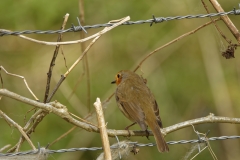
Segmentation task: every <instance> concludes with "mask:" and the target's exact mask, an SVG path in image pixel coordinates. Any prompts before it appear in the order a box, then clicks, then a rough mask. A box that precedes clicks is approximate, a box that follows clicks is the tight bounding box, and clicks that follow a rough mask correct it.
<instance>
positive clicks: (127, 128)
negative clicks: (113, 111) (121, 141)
mask: <svg viewBox="0 0 240 160" xmlns="http://www.w3.org/2000/svg"><path fill="white" fill-rule="evenodd" d="M136 123H137V122H134V123H133V124H130V125H129V126H127V127H126V128H125V130H127V131H128V136H127V137H130V136H131V134H130V131H129V128H130V127H132V126H133V125H135V124H136Z"/></svg>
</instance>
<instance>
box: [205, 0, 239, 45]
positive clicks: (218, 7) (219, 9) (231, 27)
mask: <svg viewBox="0 0 240 160" xmlns="http://www.w3.org/2000/svg"><path fill="white" fill-rule="evenodd" d="M209 1H210V2H211V3H212V5H213V7H214V8H215V10H216V11H217V12H224V10H223V8H222V7H221V5H220V4H219V3H218V1H217V0H209ZM221 19H222V20H223V22H224V23H225V24H226V26H227V27H228V29H229V30H230V31H231V32H232V34H233V36H234V37H235V38H236V40H237V41H238V43H239V44H240V33H239V31H238V29H237V28H236V27H235V25H234V24H233V23H232V21H231V20H230V18H229V17H228V16H227V15H225V16H221Z"/></svg>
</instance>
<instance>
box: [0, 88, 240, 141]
mask: <svg viewBox="0 0 240 160" xmlns="http://www.w3.org/2000/svg"><path fill="white" fill-rule="evenodd" d="M0 95H1V96H5V97H9V98H11V99H15V100H18V101H20V102H22V103H25V104H28V105H31V106H34V107H38V108H40V109H43V110H45V111H47V112H50V113H53V114H55V115H57V116H59V117H61V118H62V119H64V120H65V121H67V122H68V123H71V124H73V125H75V126H77V127H79V128H82V129H85V130H86V131H89V132H98V133H99V128H97V127H96V126H93V125H90V124H87V123H85V122H81V121H78V120H77V119H75V118H73V117H72V116H71V115H70V114H69V113H68V111H67V107H66V106H64V105H62V104H60V103H59V102H51V103H46V104H44V103H40V102H36V101H34V100H31V99H29V98H26V97H23V96H20V95H18V94H16V93H13V92H10V91H8V90H6V89H0ZM205 123H230V124H240V118H229V117H220V116H214V115H213V114H210V115H209V116H206V117H202V118H197V119H193V120H188V121H185V122H181V123H178V124H175V125H172V126H169V127H166V128H163V129H162V132H163V134H165V135H166V134H169V133H171V132H174V131H177V130H180V129H182V128H186V127H189V126H192V125H198V124H205ZM107 133H108V136H111V137H115V136H129V133H130V135H131V136H146V132H145V131H131V130H130V131H129V132H128V131H127V130H115V129H108V130H107ZM150 136H152V132H150Z"/></svg>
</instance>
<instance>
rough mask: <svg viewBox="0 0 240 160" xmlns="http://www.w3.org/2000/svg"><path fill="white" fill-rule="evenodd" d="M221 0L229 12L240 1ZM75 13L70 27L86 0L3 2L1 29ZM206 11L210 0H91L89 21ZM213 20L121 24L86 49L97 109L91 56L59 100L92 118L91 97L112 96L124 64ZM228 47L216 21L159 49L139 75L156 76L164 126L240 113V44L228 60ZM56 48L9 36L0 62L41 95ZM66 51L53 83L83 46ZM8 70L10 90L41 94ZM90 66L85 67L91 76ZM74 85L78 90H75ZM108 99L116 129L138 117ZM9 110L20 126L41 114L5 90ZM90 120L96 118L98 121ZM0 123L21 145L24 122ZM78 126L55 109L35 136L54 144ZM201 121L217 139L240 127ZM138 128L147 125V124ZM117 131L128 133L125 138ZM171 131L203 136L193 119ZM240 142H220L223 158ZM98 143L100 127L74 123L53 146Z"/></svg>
mask: <svg viewBox="0 0 240 160" xmlns="http://www.w3.org/2000/svg"><path fill="white" fill-rule="evenodd" d="M205 3H206V4H207V5H208V9H209V10H210V12H214V13H215V12H216V11H215V10H214V9H213V7H212V6H211V4H210V3H209V2H208V1H206V2H205ZM219 3H220V4H221V6H222V7H223V9H224V10H225V11H230V10H232V9H233V8H234V7H237V6H238V3H239V1H237V0H231V1H225V0H219ZM66 13H69V14H70V17H69V19H68V22H67V25H66V28H70V27H71V24H72V23H73V24H75V25H77V19H76V17H78V16H79V1H77V0H72V1H71V2H69V1H47V0H42V1H13V0H8V1H1V5H0V17H1V21H0V28H1V29H7V30H13V31H18V30H19V31H21V30H57V29H59V28H60V27H61V24H62V21H63V19H62V17H63V16H64V15H65V14H66ZM205 13H206V10H205V9H204V7H203V5H202V3H201V1H197V0H195V1H193V0H184V1H174V0H170V1H163V0H158V1H155V0H150V1H137V0H132V1H126V2H124V1H110V0H109V1H104V2H103V1H96V0H93V1H84V14H85V24H86V25H94V24H99V23H107V22H108V21H110V20H115V19H120V18H123V17H126V16H130V17H131V20H132V21H137V20H146V19H151V18H152V15H153V14H154V15H155V16H156V17H169V16H180V15H189V14H193V15H194V14H205ZM229 17H230V18H231V20H232V21H233V23H234V24H235V25H236V27H237V28H240V23H239V19H240V16H234V15H231V16H229ZM209 20H210V19H209V18H201V19H184V20H174V21H169V22H164V23H158V24H153V26H152V27H150V26H149V24H141V25H131V26H120V27H117V28H115V29H113V30H111V31H110V32H108V33H106V34H104V35H103V36H102V37H101V38H100V39H99V40H98V41H97V42H96V43H95V44H94V45H93V47H92V48H91V49H90V50H89V52H88V55H87V56H88V64H89V75H90V104H91V105H90V108H89V107H88V105H87V104H88V103H89V102H88V87H87V77H86V71H84V67H83V63H82V62H81V63H79V64H78V65H77V67H76V68H75V69H74V70H73V71H72V72H71V73H70V74H69V76H68V77H67V79H66V80H65V81H64V82H63V83H62V85H61V87H60V88H59V90H58V91H57V93H56V94H55V96H54V97H53V99H52V100H57V101H59V102H60V103H62V104H64V105H66V106H67V107H68V110H69V111H71V112H72V113H74V114H76V115H78V116H79V117H84V116H86V115H87V114H88V113H89V111H94V107H93V105H92V104H93V103H94V102H95V100H96V98H97V97H99V98H100V99H101V100H102V101H104V100H106V99H107V98H108V97H109V96H110V95H111V94H112V93H113V92H114V91H115V89H116V86H115V85H111V84H110V82H111V81H113V80H114V76H115V74H116V73H117V72H118V71H120V70H123V69H127V70H133V69H134V68H136V66H137V65H138V63H139V62H140V61H141V60H142V59H143V58H144V57H145V56H146V55H147V54H149V53H150V52H151V51H153V50H154V49H156V48H158V47H160V46H162V45H164V44H165V43H167V42H169V41H171V40H173V39H174V38H176V37H178V36H180V35H182V34H184V33H186V32H189V31H191V30H194V29H195V28H197V27H198V26H200V25H202V24H205V23H206V22H208V21H209ZM217 24H218V26H219V27H220V28H221V30H222V31H223V33H224V34H225V35H226V36H227V38H228V39H231V40H232V42H233V43H237V42H236V40H235V39H234V37H233V36H232V34H231V33H230V31H229V30H228V28H227V27H226V26H225V24H224V23H223V22H221V21H220V22H218V23H217ZM102 29H103V28H98V29H89V30H87V31H88V33H87V34H85V36H86V37H87V36H90V35H92V34H94V33H96V32H98V31H100V30H102ZM27 36H29V37H31V38H36V39H39V40H45V41H52V42H54V41H56V40H57V37H58V35H57V34H44V35H40V34H31V35H27ZM79 38H80V34H79V33H78V32H77V33H66V34H64V36H63V41H69V40H77V39H79ZM89 42H90V41H88V42H87V43H86V45H87V44H89ZM227 46H228V44H227V43H226V41H225V40H224V39H223V38H222V37H221V35H220V34H219V33H218V32H217V30H216V29H215V27H214V26H213V25H210V26H208V27H205V28H203V29H201V30H200V31H198V32H197V33H195V34H192V35H190V36H188V37H186V38H184V39H182V40H180V41H178V42H177V43H174V44H172V45H170V46H168V47H167V48H164V49H163V50H161V51H159V52H157V53H155V54H154V55H152V56H151V57H150V58H148V59H147V60H146V61H145V62H144V63H143V65H142V66H141V68H140V69H139V70H138V71H137V73H138V74H140V75H142V76H143V77H144V78H146V79H147V84H148V86H149V88H150V89H151V90H152V92H153V94H154V95H155V97H156V100H157V102H158V105H159V108H160V115H161V118H162V120H163V125H164V127H167V126H171V125H174V124H177V123H180V122H183V121H186V120H190V119H195V118H200V117H204V116H207V115H209V113H213V114H215V115H216V116H226V117H240V109H239V105H240V98H239V96H240V90H239V89H240V79H239V78H240V69H239V64H240V58H239V51H238V50H237V51H236V54H235V57H236V58H233V59H228V60H227V59H225V58H224V57H222V55H221V53H222V51H225V50H226V49H227ZM54 50H55V47H54V46H46V45H40V44H37V43H33V42H30V41H26V40H23V39H20V38H18V37H16V36H3V37H0V66H3V67H4V68H5V69H6V70H7V71H8V72H11V73H15V74H19V75H22V76H24V77H25V78H26V80H27V82H28V84H29V86H30V88H31V89H32V90H33V92H34V93H35V94H36V96H37V97H38V98H39V99H40V101H43V98H44V93H45V88H46V79H47V74H46V73H47V72H48V68H49V64H50V62H51V59H52V55H53V52H54ZM62 50H63V54H64V56H63V55H62V53H61V52H59V55H58V57H57V60H56V63H55V66H54V70H53V77H52V82H51V90H52V89H53V88H54V86H55V85H56V83H57V82H58V81H59V79H60V76H61V75H62V74H64V73H65V72H66V71H67V68H66V66H65V61H64V57H65V58H66V65H67V67H70V66H71V65H72V64H73V63H74V62H75V60H76V59H77V58H78V57H79V56H80V55H81V54H82V51H81V45H80V44H74V45H64V46H62ZM1 74H2V78H3V82H4V88H6V89H8V90H10V91H12V92H15V93H17V94H20V95H22V96H25V97H28V98H31V99H33V97H32V96H31V95H30V93H29V92H28V91H27V89H26V87H25V85H24V83H23V81H22V80H21V79H19V78H16V77H11V76H8V75H6V74H5V73H4V72H3V71H1ZM82 74H84V76H83V77H82V76H81V75H82ZM81 77H82V78H81ZM79 81H80V82H79ZM78 82H79V83H78ZM76 84H78V85H76ZM75 86H77V87H75ZM74 89H76V91H75V92H74V93H73V94H72V96H70V95H71V93H72V91H73V90H74ZM105 107H107V109H106V110H105V119H106V122H108V123H107V128H109V129H116V130H118V129H124V128H125V127H126V126H128V125H129V124H131V122H130V121H129V120H128V119H127V118H125V117H124V116H123V115H122V113H121V112H120V110H119V109H118V107H117V105H116V102H115V98H112V99H111V100H110V101H109V103H107V104H106V106H105ZM0 108H1V110H2V111H3V112H5V113H6V114H7V115H8V116H10V117H11V118H12V119H13V120H14V121H16V122H18V123H19V124H20V125H21V126H24V117H25V116H26V119H27V120H28V118H29V117H31V115H32V114H33V112H30V113H27V111H28V110H30V109H31V108H32V107H31V106H28V105H26V104H23V103H20V102H17V101H15V100H12V99H9V98H6V97H3V98H2V99H1V101H0ZM91 121H92V122H94V120H93V119H91ZM94 123H96V122H94ZM0 126H1V133H0V148H1V147H3V146H5V145H6V144H11V145H12V146H13V145H15V144H16V143H17V141H18V139H19V136H20V133H19V132H18V130H17V129H15V128H13V127H10V126H9V125H8V124H7V123H6V122H5V121H4V120H3V119H2V118H1V119H0ZM71 127H73V126H72V125H70V124H68V123H67V122H65V121H64V120H62V119H60V118H59V117H58V116H55V115H53V114H49V115H47V116H46V117H45V118H44V119H43V121H42V122H41V123H40V125H39V126H38V127H37V128H36V130H35V132H34V133H33V134H32V135H31V139H32V141H33V143H34V144H35V145H37V142H39V143H40V144H41V146H46V145H47V144H48V143H51V142H53V141H54V140H55V139H56V138H57V137H59V136H60V135H62V134H63V133H65V132H66V131H68V130H69V129H70V128H71ZM195 128H196V130H197V131H199V132H203V133H206V132H207V131H208V130H210V133H209V135H208V136H209V137H218V136H231V135H240V129H239V126H238V125H234V124H220V123H219V124H217V123H212V124H211V123H208V124H201V125H197V126H195ZM131 129H133V130H140V128H139V126H138V125H136V126H134V127H132V128H131ZM118 138H119V140H126V138H125V137H118ZM165 139H166V141H177V140H183V139H185V140H190V139H197V135H196V134H195V132H194V131H193V129H192V127H188V128H185V129H181V130H178V131H175V132H173V133H170V134H168V135H167V136H166V137H165ZM130 140H131V141H137V142H139V143H151V142H153V143H154V142H155V141H154V138H153V137H150V140H147V138H145V137H131V138H130ZM116 142H117V140H116V139H115V138H110V143H111V144H114V143H116ZM239 142H240V141H239V140H237V139H235V140H225V141H214V142H213V141H212V142H210V144H211V147H212V150H213V151H214V153H215V154H216V156H217V157H218V159H229V160H230V159H231V160H233V159H239V157H240V152H239V149H240V147H239V146H240V144H239ZM98 146H101V139H100V135H99V134H97V133H89V132H87V131H85V130H81V129H75V130H74V131H73V132H72V133H71V134H69V135H68V136H66V137H65V138H63V139H61V140H60V141H59V142H57V143H55V144H54V145H52V146H51V147H50V149H63V148H73V147H75V148H80V147H98ZM192 146H193V145H192V144H177V145H169V147H170V152H169V153H164V154H160V153H158V151H157V149H156V147H144V148H140V152H139V154H137V155H133V154H132V153H131V154H130V155H129V156H128V157H127V158H126V159H132V160H135V159H136V160H137V159H138V160H143V159H160V158H161V159H182V158H183V157H184V156H185V155H186V154H187V152H189V150H190V149H191V147H192ZM28 149H30V147H29V145H28V143H26V142H24V144H23V146H22V147H21V150H22V151H24V150H28ZM100 153H101V151H85V152H72V153H62V154H53V155H50V157H49V159H58V160H59V159H60V160H61V159H96V158H97V157H98V155H99V154H100ZM195 153H196V152H195ZM195 153H194V154H195ZM194 154H193V155H194ZM193 155H192V156H193ZM192 156H190V157H192ZM195 159H197V160H200V159H212V157H211V154H210V153H209V151H208V150H205V151H203V152H202V153H201V154H200V155H199V156H198V157H196V158H195Z"/></svg>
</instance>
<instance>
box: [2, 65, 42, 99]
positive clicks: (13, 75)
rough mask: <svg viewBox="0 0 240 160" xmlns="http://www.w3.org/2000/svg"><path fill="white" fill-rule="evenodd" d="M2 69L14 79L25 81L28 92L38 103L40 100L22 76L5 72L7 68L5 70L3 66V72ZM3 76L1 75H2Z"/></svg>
mask: <svg viewBox="0 0 240 160" xmlns="http://www.w3.org/2000/svg"><path fill="white" fill-rule="evenodd" d="M1 69H2V70H3V71H4V72H5V73H6V74H7V75H10V76H14V77H18V78H21V79H23V81H24V83H25V85H26V87H27V89H28V91H29V92H30V93H31V94H32V96H33V97H34V98H35V100H36V101H39V99H38V98H37V97H36V96H35V94H34V93H33V92H32V90H31V89H30V87H29V86H28V83H27V81H26V79H25V78H24V77H23V76H20V75H17V74H13V73H9V72H8V71H7V70H5V68H3V66H0V72H1ZM0 74H1V73H0Z"/></svg>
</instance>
